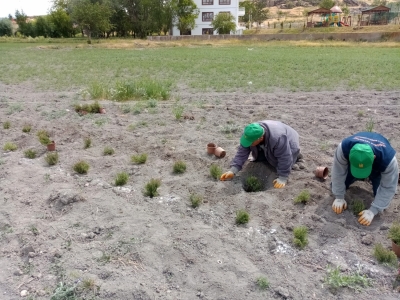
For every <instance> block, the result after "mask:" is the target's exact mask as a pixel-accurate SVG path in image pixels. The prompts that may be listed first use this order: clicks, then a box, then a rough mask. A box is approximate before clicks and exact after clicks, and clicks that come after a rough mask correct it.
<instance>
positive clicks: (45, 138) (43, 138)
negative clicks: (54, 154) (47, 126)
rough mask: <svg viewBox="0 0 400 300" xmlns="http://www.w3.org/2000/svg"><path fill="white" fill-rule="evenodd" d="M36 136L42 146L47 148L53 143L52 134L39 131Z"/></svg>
mask: <svg viewBox="0 0 400 300" xmlns="http://www.w3.org/2000/svg"><path fill="white" fill-rule="evenodd" d="M36 135H37V137H38V139H39V142H40V143H41V144H42V145H45V146H47V145H48V144H50V143H51V140H50V134H49V133H48V132H47V131H46V130H43V129H42V130H39V131H38V132H37V134H36Z"/></svg>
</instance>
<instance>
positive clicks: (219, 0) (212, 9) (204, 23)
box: [172, 0, 245, 35]
mask: <svg viewBox="0 0 400 300" xmlns="http://www.w3.org/2000/svg"><path fill="white" fill-rule="evenodd" d="M193 1H194V3H196V5H197V8H198V9H199V11H200V13H199V15H198V16H197V18H196V26H195V28H194V29H192V30H191V31H189V32H183V33H181V32H180V30H179V29H178V28H177V27H176V26H174V27H173V29H172V35H203V34H211V35H212V34H218V33H217V32H216V31H214V30H213V28H212V26H211V22H212V20H214V17H215V16H216V15H217V14H219V13H229V14H231V15H232V16H233V17H234V18H235V22H236V32H231V34H242V32H243V29H245V28H244V27H240V26H239V17H241V16H244V13H245V11H244V8H242V7H239V3H240V2H242V1H244V0H193Z"/></svg>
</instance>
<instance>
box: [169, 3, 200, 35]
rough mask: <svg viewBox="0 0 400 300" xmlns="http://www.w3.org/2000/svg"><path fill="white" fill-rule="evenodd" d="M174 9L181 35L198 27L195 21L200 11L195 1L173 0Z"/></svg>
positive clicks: (175, 19)
mask: <svg viewBox="0 0 400 300" xmlns="http://www.w3.org/2000/svg"><path fill="white" fill-rule="evenodd" d="M172 7H173V11H174V22H175V25H176V27H178V29H179V30H180V32H181V34H183V33H185V32H187V31H189V30H192V29H193V28H194V27H195V26H196V23H195V20H196V18H197V16H198V15H199V9H198V8H197V5H196V3H194V2H193V0H172Z"/></svg>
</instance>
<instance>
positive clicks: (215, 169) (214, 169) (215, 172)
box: [210, 164, 222, 180]
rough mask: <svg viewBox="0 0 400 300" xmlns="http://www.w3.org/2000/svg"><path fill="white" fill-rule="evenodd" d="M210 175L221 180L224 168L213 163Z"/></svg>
mask: <svg viewBox="0 0 400 300" xmlns="http://www.w3.org/2000/svg"><path fill="white" fill-rule="evenodd" d="M210 175H211V177H212V178H214V179H215V180H219V178H220V177H221V175H222V168H221V167H220V166H218V165H214V164H212V165H211V166H210Z"/></svg>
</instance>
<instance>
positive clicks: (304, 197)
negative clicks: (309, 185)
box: [294, 190, 311, 204]
mask: <svg viewBox="0 0 400 300" xmlns="http://www.w3.org/2000/svg"><path fill="white" fill-rule="evenodd" d="M310 198H311V196H310V192H309V191H308V190H302V191H301V192H300V194H299V195H298V196H297V197H296V198H295V199H294V203H303V204H306V203H307V202H308V201H310Z"/></svg>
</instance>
